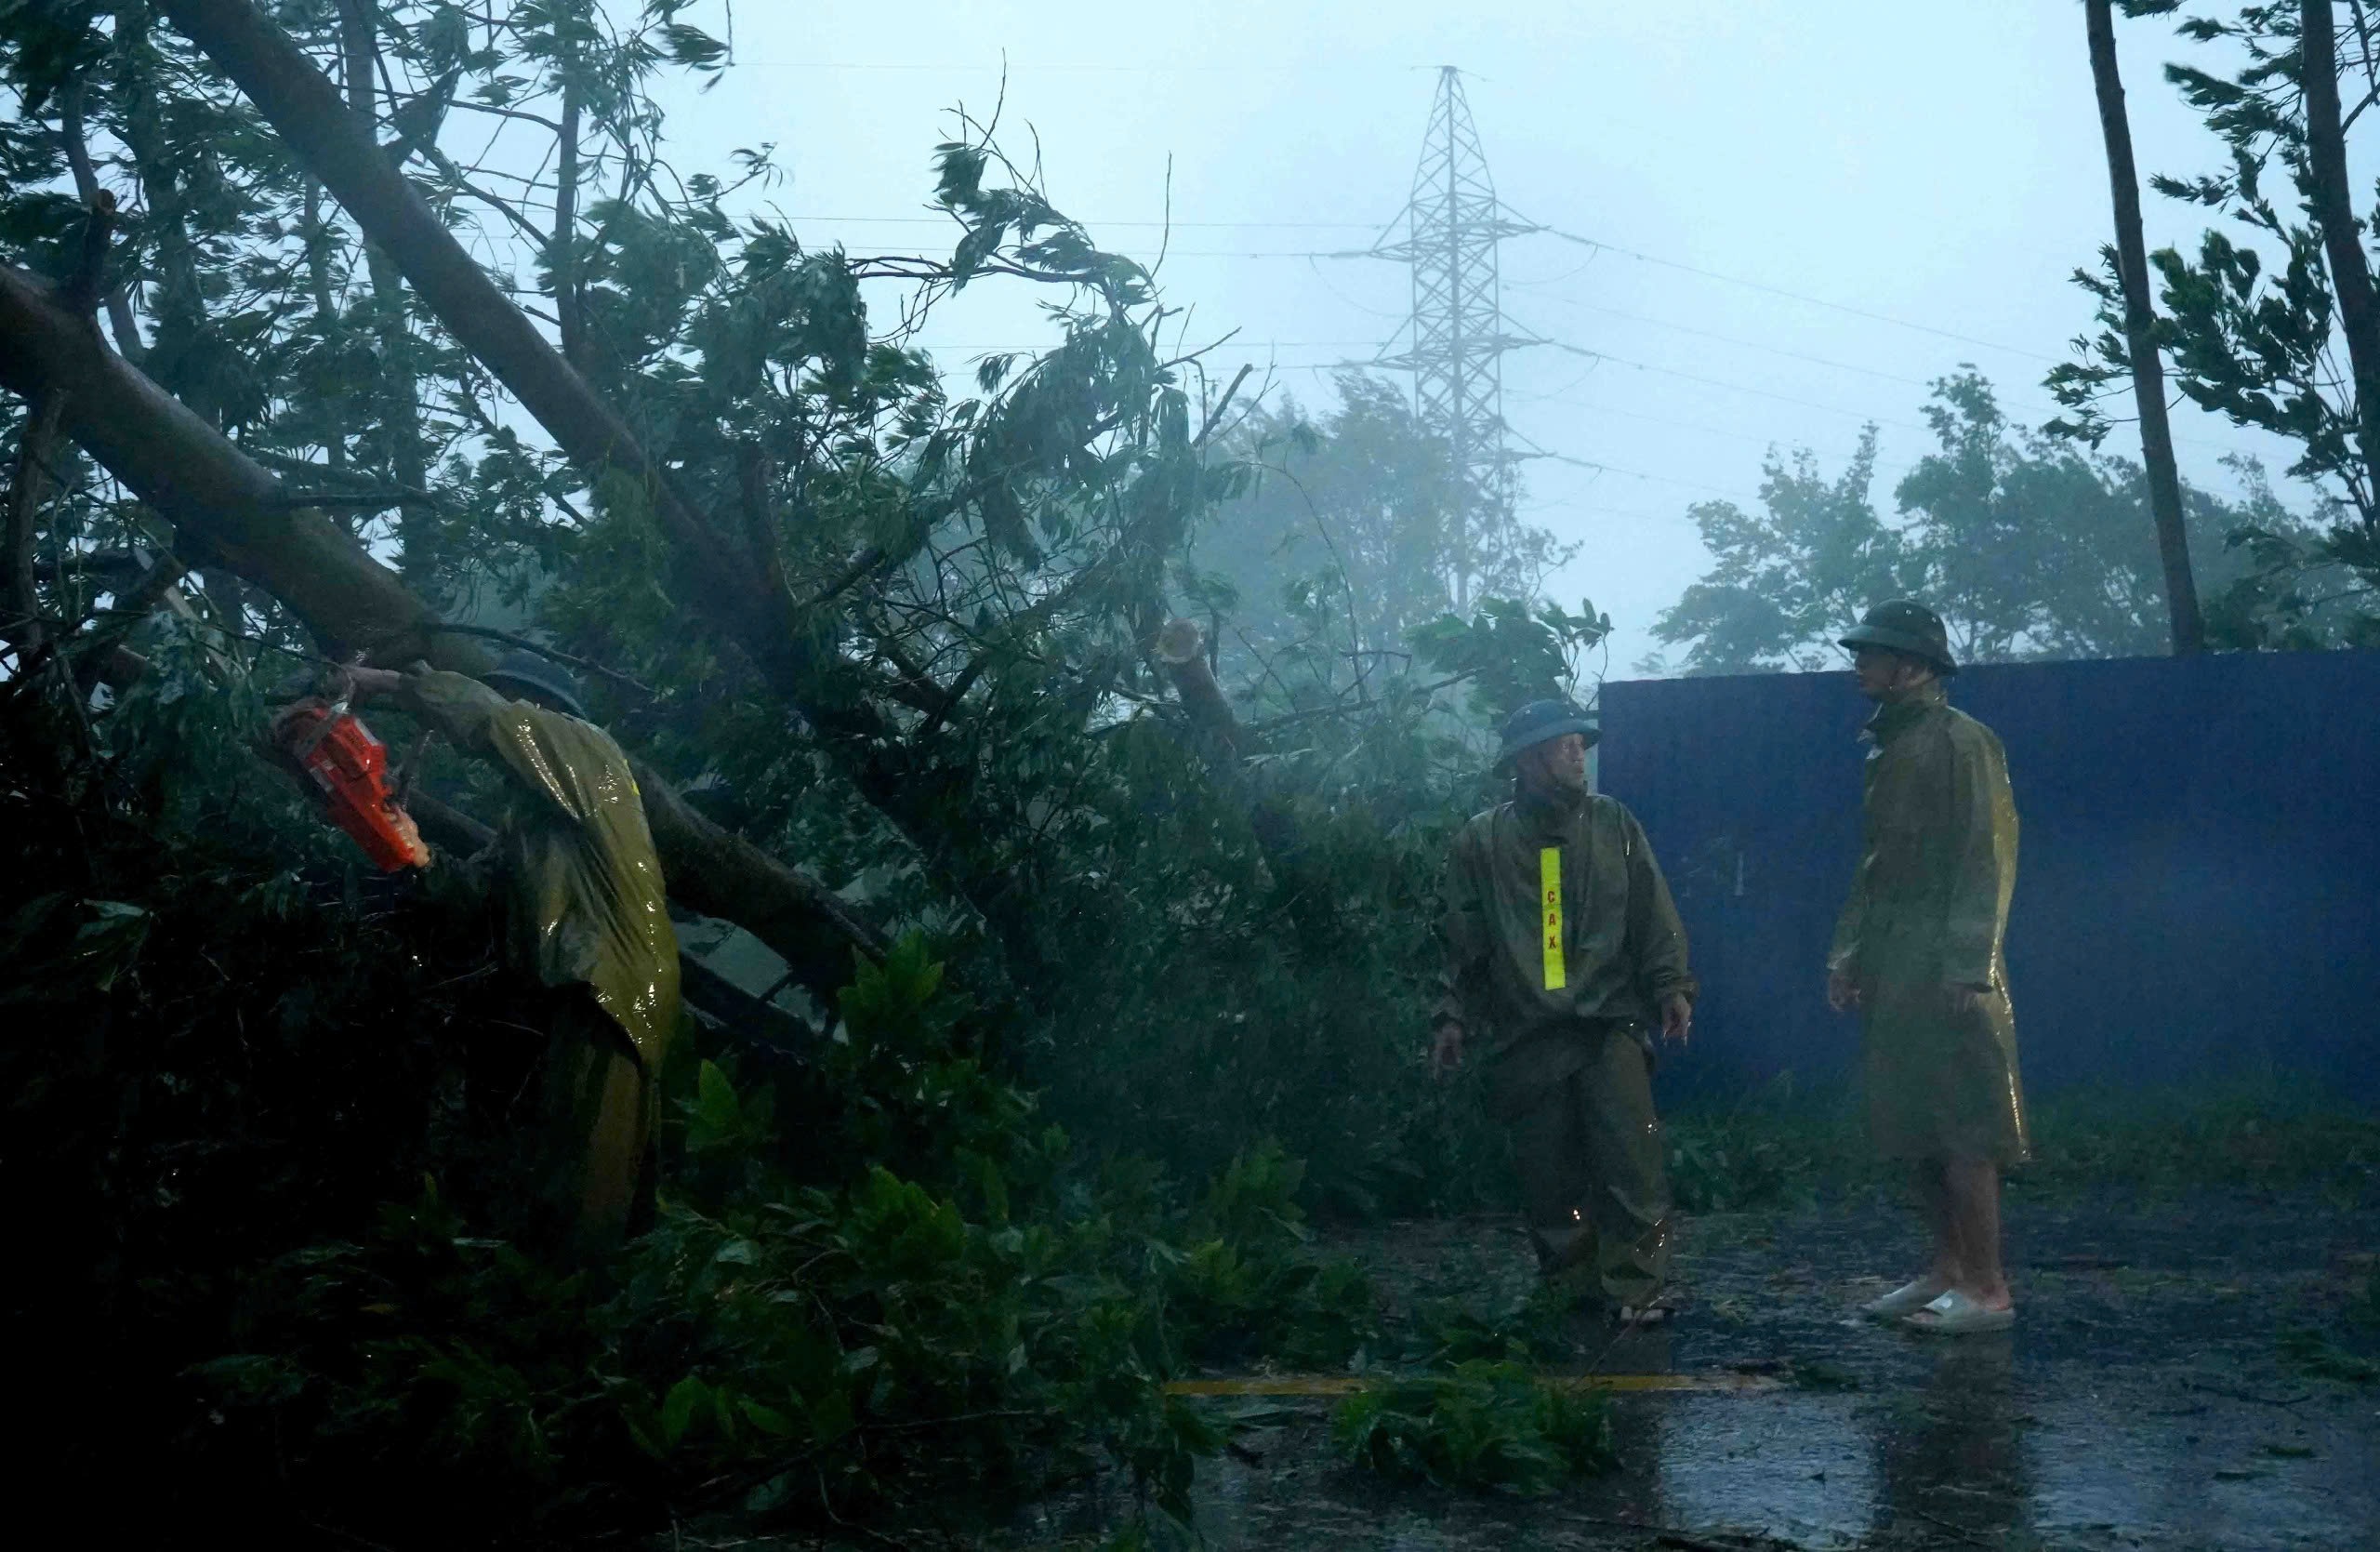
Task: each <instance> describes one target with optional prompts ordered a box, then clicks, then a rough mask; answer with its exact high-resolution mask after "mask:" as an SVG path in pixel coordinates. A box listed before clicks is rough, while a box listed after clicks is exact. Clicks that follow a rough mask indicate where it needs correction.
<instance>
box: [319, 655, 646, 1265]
mask: <svg viewBox="0 0 2380 1552" xmlns="http://www.w3.org/2000/svg"><path fill="white" fill-rule="evenodd" d="M347 671H348V673H349V674H350V676H351V677H352V679H353V681H354V697H355V698H356V699H357V700H364V699H367V698H371V697H373V696H390V697H391V698H392V699H394V700H395V702H396V703H397V704H398V705H399V706H400V707H401V708H403V710H407V711H410V712H412V713H413V714H414V715H415V716H417V717H418V718H420V719H421V721H422V722H423V723H425V724H426V725H428V726H430V727H434V728H436V729H437V730H438V731H440V732H441V733H443V734H444V735H445V736H447V737H449V738H451V739H452V740H454V742H455V744H456V747H457V748H459V749H463V750H465V751H466V752H468V753H470V754H475V755H478V756H480V757H481V758H483V759H485V760H488V761H490V762H492V763H494V764H495V765H496V767H497V768H498V769H499V770H501V771H502V772H503V773H504V774H505V776H507V777H509V782H508V785H509V788H510V789H511V802H510V805H509V814H508V816H507V817H506V821H505V824H504V826H503V831H502V834H503V843H504V847H505V852H506V862H507V871H508V874H509V896H510V915H511V919H512V936H513V942H512V949H513V957H514V959H515V961H516V962H517V963H519V965H520V966H521V967H522V969H523V970H526V971H528V972H530V973H533V974H535V975H536V976H537V978H538V979H539V980H541V981H542V982H544V983H545V984H546V985H547V986H549V987H551V988H555V990H556V993H557V996H556V1002H555V1014H554V1017H553V1022H552V1026H551V1028H552V1042H551V1047H550V1049H549V1053H548V1055H547V1059H546V1073H547V1077H546V1083H545V1093H546V1111H547V1122H548V1126H549V1136H548V1139H547V1142H546V1147H545V1148H544V1150H543V1152H544V1158H543V1161H542V1165H543V1169H542V1173H543V1174H545V1176H546V1180H545V1188H546V1191H547V1192H548V1194H549V1199H550V1200H549V1205H550V1206H551V1208H552V1209H553V1210H554V1211H555V1213H556V1215H557V1216H559V1217H560V1218H562V1220H563V1221H565V1222H566V1223H568V1224H569V1225H570V1229H569V1237H570V1238H571V1239H572V1240H574V1241H575V1245H576V1246H577V1248H579V1249H580V1250H582V1251H585V1250H594V1249H598V1248H600V1247H602V1246H604V1245H607V1244H611V1243H614V1242H616V1241H617V1240H619V1239H620V1238H621V1237H622V1235H623V1234H625V1233H626V1232H627V1231H628V1229H629V1227H631V1220H632V1218H634V1217H635V1216H636V1215H638V1214H641V1212H642V1211H644V1210H645V1209H646V1208H647V1207H649V1205H650V1201H651V1197H652V1186H653V1177H652V1167H653V1166H652V1151H653V1149H652V1136H653V1119H654V1109H655V1098H656V1094H655V1088H656V1085H657V1083H658V1081H659V1079H660V1075H661V1065H662V1062H663V1060H664V1059H665V1058H666V1057H667V1056H668V1050H669V1041H670V1038H671V1037H672V1036H673V1035H674V1034H675V1033H676V1031H677V1027H678V937H677V933H676V931H675V929H673V928H672V927H671V926H670V924H669V911H668V906H667V904H666V902H665V900H664V897H663V893H662V880H661V864H660V861H659V859H658V858H657V857H656V856H655V854H654V849H653V837H652V836H651V834H650V833H649V832H648V831H647V830H646V829H645V821H644V805H643V802H642V800H641V798H640V796H639V795H638V792H637V786H636V778H635V776H633V775H631V774H630V772H629V770H628V756H627V755H626V754H624V753H622V752H621V749H620V746H619V745H618V744H616V743H615V742H613V740H612V737H611V736H610V735H609V734H606V733H605V732H603V731H602V729H601V728H598V727H596V726H595V725H594V724H593V723H589V722H588V721H587V720H586V710H585V708H584V706H582V705H581V703H580V701H579V699H578V693H577V687H576V686H575V684H573V683H571V680H570V677H569V675H568V674H566V673H564V672H563V671H562V670H561V669H559V668H557V667H555V666H554V665H552V664H550V663H549V662H547V661H546V660H545V659H543V658H541V657H536V656H535V655H533V654H529V653H522V652H516V653H513V654H511V655H509V656H508V657H506V658H505V659H504V661H503V662H502V663H500V664H499V665H498V666H497V667H496V670H494V671H492V672H490V673H489V674H488V675H487V677H486V681H485V682H484V683H482V682H481V681H479V680H475V679H469V678H466V677H465V676H464V675H462V674H459V673H445V672H435V671H433V672H423V673H396V672H392V671H390V670H385V669H369V668H353V669H350V670H347Z"/></svg>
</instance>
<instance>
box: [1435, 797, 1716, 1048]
mask: <svg viewBox="0 0 2380 1552" xmlns="http://www.w3.org/2000/svg"><path fill="white" fill-rule="evenodd" d="M1549 851H1551V852H1554V853H1556V854H1557V855H1558V862H1557V863H1556V864H1555V865H1554V866H1555V867H1556V869H1557V870H1558V889H1559V895H1560V897H1559V900H1558V902H1557V903H1556V904H1555V907H1554V909H1553V910H1552V911H1551V912H1550V913H1549V909H1548V904H1549V902H1548V899H1547V885H1548V883H1549V882H1556V881H1554V880H1552V879H1550V878H1549V876H1548V874H1547V872H1546V869H1547V866H1548V865H1547V862H1546V856H1547V853H1548V852H1549ZM1549 916H1550V919H1551V920H1552V921H1554V922H1556V923H1558V928H1559V937H1558V940H1557V942H1556V944H1554V945H1549V942H1548V934H1547V932H1546V927H1547V923H1548V921H1549ZM1439 935H1440V937H1441V938H1442V940H1443V941H1444V943H1445V946H1446V954H1447V958H1446V969H1445V973H1444V974H1443V975H1441V976H1440V978H1439V982H1440V990H1441V996H1440V998H1439V1002H1438V1013H1439V1015H1442V1016H1452V1017H1455V1018H1459V1019H1461V1020H1462V1022H1463V1023H1464V1024H1466V1025H1467V1026H1469V1027H1471V1028H1473V1029H1474V1031H1476V1032H1478V1033H1480V1034H1484V1035H1486V1036H1487V1037H1488V1053H1489V1055H1491V1056H1492V1057H1493V1058H1494V1059H1495V1060H1496V1062H1497V1063H1498V1064H1499V1065H1503V1064H1506V1063H1516V1064H1517V1065H1519V1066H1522V1067H1526V1068H1529V1069H1530V1072H1531V1076H1532V1077H1535V1078H1540V1079H1552V1078H1555V1077H1559V1076H1561V1074H1562V1073H1563V1072H1565V1071H1567V1070H1571V1069H1573V1068H1576V1067H1578V1066H1579V1065H1580V1061H1581V1060H1582V1059H1583V1058H1575V1059H1574V1057H1572V1056H1569V1055H1563V1052H1564V1049H1565V1048H1566V1047H1567V1046H1568V1045H1571V1044H1573V1043H1575V1042H1573V1041H1569V1040H1568V1039H1567V1036H1568V1035H1570V1034H1571V1033H1573V1032H1574V1031H1575V1030H1576V1028H1578V1026H1579V1025H1580V1024H1581V1023H1585V1022H1591V1021H1593V1022H1609V1023H1617V1024H1621V1025H1626V1026H1630V1027H1633V1028H1648V1027H1650V1026H1652V1025H1654V1024H1656V1023H1658V1022H1659V1007H1660V1004H1661V1002H1663V1001H1664V1000H1665V999H1667V998H1668V997H1669V996H1670V995H1671V994H1672V993H1673V992H1682V993H1684V994H1685V995H1686V997H1688V998H1691V997H1693V995H1694V991H1695V987H1694V976H1693V975H1692V974H1691V973H1690V972H1689V971H1688V970H1687V969H1686V927H1685V925H1684V923H1682V922H1679V920H1678V915H1677V905H1676V903H1675V902H1674V901H1673V900H1672V899H1671V898H1670V890H1669V884H1668V882H1666V881H1665V880H1663V879H1662V877H1661V869H1660V866H1659V864H1658V863H1656V862H1655V861H1654V860H1653V848H1652V844H1651V842H1647V841H1646V839H1645V830H1644V827H1643V826H1641V825H1639V824H1638V823H1637V822H1636V816H1634V815H1633V814H1631V813H1629V812H1628V810H1627V809H1625V808H1624V807H1622V806H1620V803H1619V802H1618V801H1617V800H1615V799H1612V798H1607V797H1605V796H1603V795H1602V794H1600V793H1590V794H1588V795H1587V797H1586V799H1585V801H1584V802H1583V803H1580V804H1579V805H1578V806H1576V807H1574V808H1567V809H1565V808H1562V807H1559V806H1555V805H1550V804H1543V803H1537V802H1534V801H1533V800H1530V799H1528V798H1521V799H1517V800H1515V801H1514V802H1512V803H1504V804H1501V806H1499V807H1496V808H1492V809H1489V810H1488V812H1486V813H1484V814H1478V815H1474V816H1472V818H1471V821H1470V822H1469V823H1468V824H1466V825H1464V826H1463V828H1462V829H1461V832H1459V833H1458V834H1457V835H1456V837H1455V842H1454V855H1453V857H1452V859H1451V860H1450V861H1449V862H1448V867H1447V884H1446V914H1445V916H1444V917H1443V919H1442V920H1441V922H1440V924H1439Z"/></svg>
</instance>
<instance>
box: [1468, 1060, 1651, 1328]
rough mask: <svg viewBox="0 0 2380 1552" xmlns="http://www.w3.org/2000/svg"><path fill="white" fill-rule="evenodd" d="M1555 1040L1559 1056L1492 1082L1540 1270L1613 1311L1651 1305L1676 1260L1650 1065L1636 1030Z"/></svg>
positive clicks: (1526, 1063) (1527, 1063)
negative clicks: (1596, 1297) (1592, 1295)
mask: <svg viewBox="0 0 2380 1552" xmlns="http://www.w3.org/2000/svg"><path fill="white" fill-rule="evenodd" d="M1548 1038H1551V1039H1554V1040H1558V1041H1560V1042H1561V1045H1560V1047H1559V1048H1558V1050H1556V1051H1547V1052H1534V1053H1530V1054H1528V1055H1525V1056H1523V1057H1522V1059H1521V1060H1520V1061H1518V1062H1515V1063H1514V1064H1512V1066H1511V1067H1510V1068H1507V1070H1506V1071H1504V1072H1501V1073H1493V1074H1491V1075H1490V1078H1489V1081H1490V1084H1491V1103H1492V1104H1493V1105H1494V1107H1495V1109H1496V1111H1497V1112H1498V1113H1499V1114H1500V1115H1501V1116H1503V1117H1504V1118H1505V1120H1506V1123H1507V1125H1508V1127H1509V1130H1510V1134H1511V1137H1512V1143H1513V1163H1514V1168H1515V1170H1516V1171H1517V1172H1518V1174H1519V1175H1520V1187H1521V1210H1522V1213H1523V1215H1524V1216H1525V1217H1526V1218H1527V1222H1528V1231H1529V1238H1530V1240H1532V1241H1534V1242H1535V1244H1536V1246H1537V1254H1538V1263H1539V1266H1540V1267H1541V1268H1542V1270H1543V1271H1544V1272H1545V1274H1546V1275H1547V1276H1548V1277H1554V1278H1560V1279H1563V1280H1565V1281H1566V1282H1569V1283H1570V1284H1572V1285H1573V1286H1576V1287H1578V1288H1580V1290H1581V1291H1583V1292H1589V1293H1596V1294H1599V1295H1600V1296H1601V1297H1603V1298H1605V1299H1607V1300H1609V1301H1610V1302H1612V1303H1614V1304H1633V1305H1642V1304H1645V1303H1646V1302H1648V1301H1649V1300H1651V1299H1652V1298H1653V1296H1654V1295H1655V1294H1657V1293H1659V1292H1660V1290H1661V1285H1662V1282H1663V1280H1664V1279H1666V1278H1667V1276H1668V1275H1669V1260H1670V1183H1669V1171H1668V1169H1667V1167H1666V1166H1665V1164H1664V1163H1663V1161H1662V1156H1661V1123H1660V1121H1659V1118H1658V1117H1657V1116H1655V1115H1654V1114H1653V1086H1652V1073H1651V1065H1650V1061H1649V1058H1648V1057H1647V1056H1646V1051H1645V1047H1644V1045H1643V1043H1642V1042H1641V1041H1638V1039H1637V1038H1636V1035H1635V1033H1634V1032H1633V1030H1630V1029H1625V1028H1616V1027H1605V1028H1590V1029H1581V1030H1577V1031H1564V1032H1562V1033H1561V1034H1559V1035H1558V1036H1554V1037H1548ZM1514 1055H1521V1054H1519V1053H1515V1054H1514Z"/></svg>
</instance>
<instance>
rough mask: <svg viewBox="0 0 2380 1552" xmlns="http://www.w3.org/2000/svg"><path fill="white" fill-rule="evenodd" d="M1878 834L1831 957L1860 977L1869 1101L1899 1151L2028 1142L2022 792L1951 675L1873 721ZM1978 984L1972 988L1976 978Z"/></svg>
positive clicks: (1918, 1154)
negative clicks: (2018, 1003) (2014, 931)
mask: <svg viewBox="0 0 2380 1552" xmlns="http://www.w3.org/2000/svg"><path fill="white" fill-rule="evenodd" d="M1864 736H1866V737H1868V738H1869V739H1871V741H1872V743H1873V745H1874V747H1873V748H1872V749H1871V750H1870V751H1869V755H1868V772H1867V782H1866V788H1867V803H1866V809H1867V823H1866V841H1865V845H1864V846H1863V848H1862V852H1861V856H1860V858H1859V870H1858V874H1857V876H1856V877H1855V878H1854V880H1853V882H1852V887H1851V897H1850V899H1849V901H1848V902H1846V903H1845V906H1844V908H1843V915H1842V918H1841V919H1840V921H1838V922H1837V923H1836V926H1835V934H1834V947H1833V948H1832V950H1831V953H1830V954H1829V955H1828V957H1827V964H1828V968H1829V969H1831V970H1835V971H1840V972H1843V973H1845V974H1846V975H1849V976H1850V978H1851V980H1852V983H1853V984H1854V985H1855V986H1856V987H1857V988H1858V992H1859V1004H1860V1013H1861V1020H1862V1033H1863V1044H1864V1058H1865V1066H1866V1074H1867V1088H1868V1111H1869V1121H1870V1126H1871V1131H1872V1132H1873V1134H1874V1135H1875V1140H1876V1145H1877V1147H1878V1149H1879V1150H1880V1151H1881V1152H1883V1153H1884V1155H1885V1157H1887V1158H1901V1159H1969V1160H1988V1161H1994V1162H1998V1163H2003V1164H2007V1163H2016V1162H2019V1161H2022V1160H2023V1159H2024V1158H2025V1157H2026V1155H2027V1152H2028V1144H2027V1140H2026V1134H2025V1104H2024V1094H2023V1090H2022V1086H2021V1084H2020V1082H2019V1081H2018V1078H2017V1070H2016V1016H2015V1014H2014V1012H2013V1011H2012V1009H2011V1007H2010V1004H2009V1001H2008V967H2007V961H2006V958H2005V955H2004V953H2003V948H2004V943H2005V939H2006V936H2007V932H2008V901H2009V896H2010V895H2011V894H2012V893H2013V892H2014V891H2015V889H2016V800H2015V798H2014V796H2013V795H2012V794H2011V792H2010V790H2009V787H2008V762H2007V756H2006V755H2005V753H2004V752H2003V750H2002V749H2001V747H2000V740H1999V738H1998V737H1997V736H1995V735H1994V734H1993V733H1992V731H1991V730H1990V728H1988V727H1986V726H1984V725H1983V724H1982V723H1979V722H1977V721H1976V720H1975V719H1974V718H1972V717H1969V716H1967V715H1965V714H1964V712H1960V711H1956V710H1952V709H1951V708H1950V701H1949V698H1948V696H1947V695H1946V693H1945V692H1944V689H1943V686H1942V685H1941V683H1939V682H1936V683H1929V684H1928V685H1926V686H1925V688H1924V690H1923V691H1921V692H1920V693H1919V694H1918V695H1917V696H1914V697H1913V698H1911V699H1910V700H1907V701H1903V702H1901V703H1899V704H1897V705H1892V706H1885V707H1881V708H1879V709H1878V710H1877V712H1876V714H1875V715H1874V716H1873V717H1872V718H1871V719H1870V720H1869V723H1868V729H1867V732H1866V734H1865V735H1864ZM1969 989H1971V990H1973V991H1974V992H1976V993H1978V994H1979V995H1977V996H1976V997H1975V998H1974V999H1972V1000H1969V999H1968V998H1966V997H1965V996H1964V992H1965V991H1966V990H1969Z"/></svg>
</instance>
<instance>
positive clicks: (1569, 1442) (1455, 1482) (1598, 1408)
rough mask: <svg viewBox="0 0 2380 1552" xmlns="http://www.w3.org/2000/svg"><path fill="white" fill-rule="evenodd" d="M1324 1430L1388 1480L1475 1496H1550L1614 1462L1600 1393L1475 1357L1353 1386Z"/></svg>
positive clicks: (1607, 1411) (1606, 1408)
mask: <svg viewBox="0 0 2380 1552" xmlns="http://www.w3.org/2000/svg"><path fill="white" fill-rule="evenodd" d="M1330 1434H1331V1439H1332V1441H1333V1442H1334V1443H1335V1444H1336V1445H1337V1446H1338V1448H1339V1449H1340V1451H1341V1452H1342V1453H1343V1454H1344V1455H1345V1456H1346V1457H1347V1458H1348V1459H1349V1460H1351V1461H1353V1462H1355V1463H1356V1464H1357V1465H1360V1466H1367V1467H1369V1469H1371V1470H1373V1471H1376V1472H1378V1473H1380V1474H1381V1475H1382V1476H1384V1477H1386V1478H1388V1479H1391V1480H1393V1481H1426V1482H1430V1483H1434V1484H1435V1485H1437V1486H1439V1487H1450V1488H1461V1489H1467V1490H1471V1491H1474V1492H1484V1491H1488V1490H1491V1489H1492V1490H1498V1491H1501V1492H1515V1493H1541V1492H1552V1491H1553V1490H1554V1488H1556V1487H1558V1486H1560V1485H1561V1484H1562V1483H1564V1482H1565V1481H1567V1480H1569V1479H1572V1478H1575V1477H1580V1476H1583V1475H1587V1474H1589V1473H1593V1472H1596V1471H1601V1470H1605V1469H1607V1468H1608V1467H1609V1466H1611V1464H1612V1463H1613V1461H1614V1460H1615V1458H1616V1452H1615V1450H1614V1447H1613V1444H1612V1436H1611V1403H1610V1402H1609V1400H1608V1399H1606V1398H1605V1397H1604V1396H1603V1395H1602V1394H1601V1393H1599V1392H1596V1391H1592V1390H1588V1389H1585V1388H1583V1387H1580V1386H1566V1385H1563V1384H1561V1383H1560V1382H1558V1381H1551V1380H1547V1379H1544V1378H1541V1377H1540V1376H1539V1375H1537V1374H1535V1373H1531V1372H1530V1371H1529V1370H1527V1369H1525V1368H1523V1367H1522V1366H1521V1365H1519V1364H1517V1363H1512V1362H1492V1361H1489V1360H1482V1359H1474V1360H1469V1361H1467V1362H1463V1363H1460V1364H1458V1365H1456V1367H1455V1368H1454V1370H1453V1372H1452V1373H1447V1374H1439V1375H1433V1376H1430V1377H1428V1378H1424V1379H1411V1380H1397V1381H1393V1382H1390V1383H1387V1384H1383V1385H1380V1386H1374V1387H1370V1388H1368V1389H1365V1390H1362V1391H1359V1392H1357V1393H1356V1394H1355V1395H1354V1396H1351V1397H1349V1398H1348V1399H1346V1400H1345V1401H1343V1402H1342V1403H1341V1404H1340V1405H1339V1407H1338V1409H1337V1410H1336V1411H1335V1412H1334V1413H1332V1415H1331V1419H1330Z"/></svg>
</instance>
